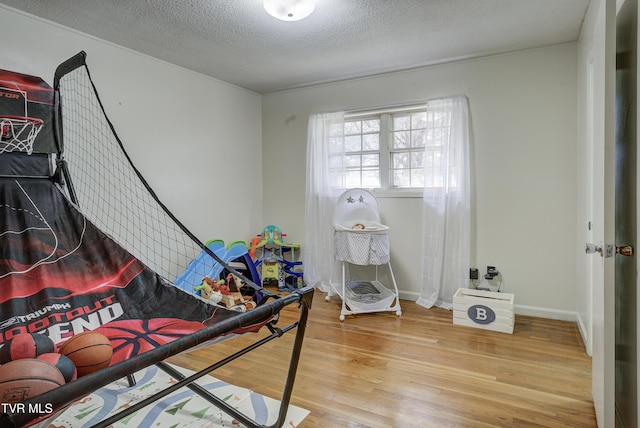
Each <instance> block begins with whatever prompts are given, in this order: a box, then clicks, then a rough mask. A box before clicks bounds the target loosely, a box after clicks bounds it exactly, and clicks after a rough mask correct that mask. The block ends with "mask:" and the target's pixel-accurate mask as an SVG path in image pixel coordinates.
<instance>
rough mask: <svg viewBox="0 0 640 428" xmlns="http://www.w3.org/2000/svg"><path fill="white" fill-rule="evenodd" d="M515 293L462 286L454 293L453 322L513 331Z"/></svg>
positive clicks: (487, 328)
mask: <svg viewBox="0 0 640 428" xmlns="http://www.w3.org/2000/svg"><path fill="white" fill-rule="evenodd" d="M514 298H515V295H514V294H510V293H497V292H494V291H483V290H472V289H468V288H460V289H458V291H456V294H454V295H453V323H454V324H458V325H465V326H468V327H476V328H483V329H486V330H494V331H500V332H503V333H513V326H514V324H515V316H514V314H513V306H514V305H513V300H514Z"/></svg>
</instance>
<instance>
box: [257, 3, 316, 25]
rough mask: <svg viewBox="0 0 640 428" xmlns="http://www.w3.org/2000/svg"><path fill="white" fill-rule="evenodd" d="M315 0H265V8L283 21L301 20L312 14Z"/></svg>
mask: <svg viewBox="0 0 640 428" xmlns="http://www.w3.org/2000/svg"><path fill="white" fill-rule="evenodd" d="M315 8H316V3H315V0H264V10H266V11H267V13H268V14H269V15H271V16H273V17H274V18H278V19H280V20H282V21H299V20H301V19H304V18H306V17H307V16H309V15H311V14H312V13H313V11H314V10H315Z"/></svg>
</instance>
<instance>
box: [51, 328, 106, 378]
mask: <svg viewBox="0 0 640 428" xmlns="http://www.w3.org/2000/svg"><path fill="white" fill-rule="evenodd" d="M58 352H59V353H61V354H62V355H64V356H66V357H68V358H69V359H70V360H71V361H73V364H75V366H76V369H77V370H78V377H81V376H84V375H86V374H89V373H93V372H95V371H96V370H100V369H102V368H105V367H107V366H108V365H109V363H110V362H111V356H112V355H113V349H112V348H111V342H109V339H108V338H107V337H106V336H105V335H103V334H100V333H97V332H95V331H85V332H83V333H79V334H76V335H75V336H71V337H70V338H69V339H68V340H67V341H66V342H64V343H63V344H62V346H60V349H59V350H58Z"/></svg>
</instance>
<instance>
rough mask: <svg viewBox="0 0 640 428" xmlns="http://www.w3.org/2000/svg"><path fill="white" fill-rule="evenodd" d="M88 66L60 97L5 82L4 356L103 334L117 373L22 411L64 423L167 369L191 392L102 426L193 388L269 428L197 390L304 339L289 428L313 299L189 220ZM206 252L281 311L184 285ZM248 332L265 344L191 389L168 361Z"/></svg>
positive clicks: (22, 422)
mask: <svg viewBox="0 0 640 428" xmlns="http://www.w3.org/2000/svg"><path fill="white" fill-rule="evenodd" d="M85 57H86V55H85V54H84V52H81V53H79V54H78V55H76V56H74V57H73V58H70V59H69V60H67V61H65V62H64V63H63V64H61V65H60V66H59V67H58V69H57V70H56V73H55V78H54V89H52V88H51V87H49V86H48V85H47V84H46V83H45V82H44V81H42V79H39V78H37V77H33V76H26V75H23V74H19V73H14V72H10V71H4V70H0V314H2V315H1V316H0V317H1V318H2V319H0V344H3V343H5V342H6V341H8V340H10V339H11V338H12V337H15V336H16V335H18V334H21V333H27V332H28V333H42V334H46V335H47V336H49V337H50V338H51V339H52V340H53V341H54V343H56V344H58V345H60V344H61V343H64V342H65V340H68V338H70V337H73V336H74V335H77V334H79V333H82V332H83V331H87V330H94V331H97V332H100V333H102V334H103V335H105V336H106V337H108V338H109V340H110V342H111V344H112V346H113V359H112V362H111V365H110V366H109V367H107V368H104V369H101V370H99V371H96V372H94V373H90V374H87V375H85V376H82V377H79V378H78V379H76V380H73V381H71V382H69V383H67V384H65V385H63V386H61V387H58V388H56V389H53V390H51V391H48V392H45V393H43V394H41V395H38V396H35V397H30V396H29V395H28V391H26V392H25V394H24V396H23V398H24V399H25V400H24V401H22V402H23V403H24V404H25V405H26V406H28V407H27V408H46V409H49V408H51V409H52V410H53V412H52V413H53V414H56V413H57V412H59V411H60V410H62V409H64V408H65V406H67V405H68V404H70V403H72V402H74V401H76V400H78V399H80V398H82V397H84V396H86V395H88V394H90V393H91V392H93V391H94V390H96V389H98V388H99V387H101V386H104V385H107V384H109V383H111V382H114V381H116V380H118V379H120V378H123V377H127V378H129V380H130V382H133V381H134V379H133V376H132V375H133V373H135V372H137V371H139V370H141V369H142V368H145V367H147V366H149V365H153V364H156V365H158V367H160V368H161V369H163V370H165V371H167V372H168V373H169V374H170V375H171V376H173V377H174V378H176V379H178V380H179V382H178V383H176V384H175V385H172V386H171V387H169V388H167V389H165V390H163V391H161V392H159V393H157V394H155V395H153V396H152V397H149V398H148V399H146V400H143V401H141V402H139V403H136V404H135V405H133V406H131V407H129V408H128V409H125V410H124V411H123V412H121V413H119V414H117V415H115V416H113V417H111V418H109V419H106V420H104V421H101V422H100V423H98V424H97V425H95V426H108V425H110V424H112V423H114V422H115V421H117V420H120V419H122V418H124V417H126V416H128V415H130V414H132V413H134V412H135V411H137V410H139V409H140V408H142V407H144V406H146V405H148V404H151V403H153V402H156V401H158V400H160V399H161V398H163V397H165V396H167V395H168V394H170V393H172V392H174V391H176V390H177V389H179V388H183V387H188V388H190V389H192V390H194V391H196V392H197V393H198V394H200V395H201V396H203V397H204V398H205V399H207V400H208V401H210V402H211V403H213V404H214V405H216V406H217V407H219V408H220V409H221V410H223V411H224V412H226V413H227V414H229V415H230V416H232V417H233V418H235V419H237V420H238V421H240V422H241V423H243V424H244V425H246V426H249V427H258V426H264V425H261V424H260V423H258V422H256V421H253V420H251V419H250V418H248V417H247V416H245V415H244V414H242V413H240V412H239V411H237V410H236V409H234V408H233V407H232V406H230V405H228V404H226V403H225V402H224V401H222V400H221V399H219V398H216V397H215V396H213V395H212V394H209V393H208V392H207V391H206V390H202V389H201V388H199V387H198V386H197V385H195V384H193V383H192V382H194V381H195V380H196V379H198V378H200V377H202V376H204V375H206V374H208V373H210V372H212V371H213V370H215V369H217V368H219V367H221V366H223V365H225V364H227V363H229V362H230V361H233V360H235V359H236V358H239V357H241V356H242V355H244V354H246V353H248V352H251V351H253V350H255V349H257V348H259V347H260V346H262V345H264V344H265V343H268V342H270V341H271V340H273V339H276V338H278V337H281V336H282V335H283V334H285V333H287V332H289V331H293V332H295V340H294V342H293V344H292V349H291V360H290V362H289V368H288V373H287V377H286V382H285V385H284V391H283V394H282V398H281V408H280V410H279V413H278V420H277V421H276V423H275V424H274V425H272V426H282V425H283V423H284V418H285V416H286V411H287V408H288V405H289V402H290V398H291V394H292V389H293V383H294V379H295V374H296V370H297V366H298V359H299V357H300V352H301V347H302V341H303V337H304V332H305V326H306V320H307V317H308V311H309V309H310V307H311V301H312V298H313V290H312V289H311V288H306V289H301V290H297V291H296V292H293V293H291V294H289V295H287V296H284V297H281V296H278V295H275V294H273V293H269V292H268V291H266V290H264V289H261V287H260V286H258V285H257V284H255V283H253V281H251V280H249V279H248V278H246V277H245V276H244V275H242V273H240V272H237V271H236V270H235V269H234V268H233V267H232V266H229V265H228V264H227V263H226V262H225V261H224V260H222V259H220V258H219V257H218V256H217V255H216V254H215V253H213V252H212V251H210V250H208V248H207V247H206V245H204V244H203V243H202V242H201V241H200V240H198V239H197V238H196V237H195V236H194V235H193V234H192V233H191V232H190V231H189V230H188V229H187V228H186V227H185V226H184V225H182V224H181V223H180V222H179V221H178V220H177V219H176V218H175V216H174V215H173V214H172V213H171V212H170V211H169V210H168V209H167V207H166V206H164V205H163V204H162V203H161V202H160V201H159V200H158V198H157V196H156V194H155V193H154V192H153V190H152V189H151V188H150V187H149V185H148V184H147V182H146V181H145V180H144V178H143V177H142V175H141V174H140V172H139V171H138V170H137V169H136V168H135V166H134V165H133V163H132V161H131V159H130V158H129V156H128V155H127V153H126V152H125V150H124V146H123V144H122V142H121V141H120V139H119V138H118V136H117V134H116V133H115V129H114V128H113V125H112V124H111V122H110V121H109V119H108V118H107V116H106V113H105V112H104V109H103V108H102V104H101V102H100V99H99V97H98V93H97V91H96V89H95V86H94V85H93V82H92V81H91V77H90V74H89V70H88V68H87V66H86V62H85ZM63 136H64V138H63ZM201 252H205V253H207V254H208V255H209V256H210V260H209V261H208V263H211V264H212V265H213V264H220V265H222V266H224V267H225V268H226V269H227V270H228V271H230V272H232V273H233V274H234V275H236V276H237V277H238V278H240V279H241V280H242V282H243V284H244V287H245V288H246V290H247V294H251V293H252V292H253V293H259V294H260V295H261V296H266V297H267V299H260V304H259V305H258V306H257V307H256V308H255V309H252V310H250V311H247V312H244V313H240V312H236V311H232V310H228V309H226V308H223V307H220V306H216V305H213V304H211V303H209V302H206V301H205V300H204V299H201V298H199V297H198V296H195V295H194V294H191V293H188V292H186V291H185V290H182V289H180V288H178V287H176V286H174V284H173V281H175V279H176V278H178V277H179V275H180V274H181V273H182V272H184V271H185V269H186V268H187V267H188V265H189V262H190V261H191V260H192V259H193V258H195V257H196V256H197V255H198V254H199V253H201ZM292 304H297V305H298V307H299V317H298V320H297V321H295V322H293V323H291V324H289V325H287V326H284V327H278V326H277V325H276V323H277V321H278V315H279V312H280V311H281V310H282V309H283V308H285V307H286V306H288V305H292ZM263 327H264V329H263ZM263 331H266V334H263ZM248 332H255V333H258V334H257V335H256V340H255V342H254V343H253V344H251V345H249V346H247V347H246V348H243V349H240V350H238V351H237V352H235V353H234V354H233V355H230V356H229V357H227V358H225V359H223V360H221V361H219V362H216V363H214V364H211V365H210V366H209V367H207V368H205V369H203V370H201V371H199V372H197V373H195V374H193V375H191V376H189V377H187V378H184V376H182V375H180V373H177V372H175V371H174V370H172V368H171V367H170V366H168V365H167V364H166V363H164V362H163V361H164V360H165V359H167V358H168V357H170V356H173V355H176V354H178V353H181V352H185V351H188V350H192V349H195V348H196V347H200V346H206V345H211V344H213V343H215V342H216V341H219V340H223V339H225V338H231V337H233V336H234V335H237V334H244V333H248ZM1 401H2V397H1V396H0V402H1ZM2 410H3V411H6V408H5V409H2ZM11 411H12V410H9V412H8V413H3V414H0V427H5V426H6V427H17V426H28V425H31V424H33V423H36V422H39V421H42V420H44V419H48V418H51V417H52V414H32V413H27V412H15V413H11Z"/></svg>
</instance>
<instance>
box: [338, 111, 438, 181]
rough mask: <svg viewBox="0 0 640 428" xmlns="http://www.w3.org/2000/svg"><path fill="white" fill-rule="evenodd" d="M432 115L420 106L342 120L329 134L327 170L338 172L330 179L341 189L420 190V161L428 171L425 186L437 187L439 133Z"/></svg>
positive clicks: (354, 116) (422, 172) (422, 170)
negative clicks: (329, 151) (339, 175)
mask: <svg viewBox="0 0 640 428" xmlns="http://www.w3.org/2000/svg"><path fill="white" fill-rule="evenodd" d="M434 114H435V113H434V112H430V111H429V110H428V109H427V107H426V106H422V107H421V108H419V109H404V110H398V109H394V110H393V111H380V112H376V113H375V114H366V115H362V114H357V115H348V114H347V115H345V119H344V126H342V127H340V125H335V126H334V128H333V130H332V145H331V164H330V165H331V167H332V169H333V170H334V171H340V170H341V171H342V177H340V178H338V177H335V175H334V177H335V178H334V179H335V180H337V182H338V183H341V184H343V187H347V188H353V187H364V188H368V189H381V190H388V189H423V188H424V185H425V177H424V175H425V174H424V171H425V161H426V162H427V166H428V167H429V168H430V171H433V172H434V173H433V174H428V175H429V177H428V179H427V180H426V182H427V185H429V186H433V187H439V186H442V181H443V180H442V177H439V176H438V174H440V176H441V175H442V168H441V158H442V153H441V151H442V149H441V147H442V146H441V144H440V142H439V140H440V138H439V135H440V134H441V129H439V128H438V127H437V126H436V125H435V121H434V120H433V119H434ZM339 127H340V128H339ZM425 149H426V150H425Z"/></svg>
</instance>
